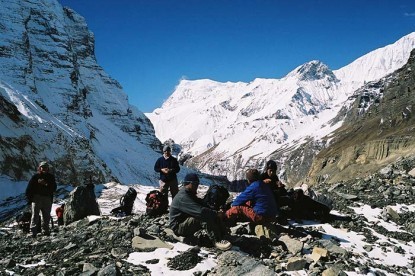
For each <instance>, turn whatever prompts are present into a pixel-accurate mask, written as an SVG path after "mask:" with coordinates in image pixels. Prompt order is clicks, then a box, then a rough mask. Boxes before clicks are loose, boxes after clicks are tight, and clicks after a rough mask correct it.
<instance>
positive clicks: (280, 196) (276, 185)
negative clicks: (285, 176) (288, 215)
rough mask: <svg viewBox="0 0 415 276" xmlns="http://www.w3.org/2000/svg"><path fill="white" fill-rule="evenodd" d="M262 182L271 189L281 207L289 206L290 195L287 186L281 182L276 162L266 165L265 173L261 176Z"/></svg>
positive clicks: (271, 161) (270, 161) (269, 162)
mask: <svg viewBox="0 0 415 276" xmlns="http://www.w3.org/2000/svg"><path fill="white" fill-rule="evenodd" d="M261 180H262V181H263V182H264V183H265V184H268V185H269V186H270V187H271V190H272V192H273V194H274V197H275V200H276V201H277V204H278V206H279V207H281V206H287V205H288V203H289V197H288V193H287V190H286V188H285V185H284V184H283V183H282V182H281V181H280V180H279V178H278V176H277V163H276V162H275V161H273V160H269V161H268V162H267V163H266V165H265V169H264V172H263V173H262V174H261Z"/></svg>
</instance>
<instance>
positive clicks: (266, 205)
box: [226, 169, 278, 225]
mask: <svg viewBox="0 0 415 276" xmlns="http://www.w3.org/2000/svg"><path fill="white" fill-rule="evenodd" d="M246 179H247V180H248V183H249V186H248V187H247V188H246V189H245V191H243V192H242V193H241V194H240V195H239V196H238V197H237V198H236V199H235V200H234V201H233V202H232V207H231V208H230V209H229V210H228V211H226V218H227V222H228V223H229V225H233V224H235V223H236V222H238V221H240V222H243V221H249V222H254V223H256V224H263V223H266V222H271V221H274V220H275V217H276V215H277V214H278V206H277V203H276V201H275V198H274V195H273V193H272V190H271V187H270V185H268V184H265V183H264V182H263V181H262V180H260V174H259V172H258V170H256V169H249V170H247V172H246Z"/></svg>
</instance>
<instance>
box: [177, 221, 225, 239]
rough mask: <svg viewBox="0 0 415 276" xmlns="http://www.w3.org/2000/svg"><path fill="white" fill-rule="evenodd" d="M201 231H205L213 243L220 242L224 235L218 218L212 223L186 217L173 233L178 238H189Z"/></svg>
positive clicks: (223, 229)
mask: <svg viewBox="0 0 415 276" xmlns="http://www.w3.org/2000/svg"><path fill="white" fill-rule="evenodd" d="M201 229H205V230H206V232H207V234H208V236H209V238H210V239H211V240H212V241H213V242H219V241H221V240H222V238H223V236H224V234H225V227H224V226H223V223H222V221H221V220H220V219H219V218H217V219H214V220H212V221H201V220H198V219H196V218H194V217H188V218H187V219H186V220H185V221H183V222H182V223H180V224H179V225H178V227H177V230H176V231H175V232H176V234H177V235H179V236H184V237H190V236H193V234H194V233H195V232H197V231H199V230H201Z"/></svg>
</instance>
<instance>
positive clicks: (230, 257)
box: [209, 251, 275, 276]
mask: <svg viewBox="0 0 415 276" xmlns="http://www.w3.org/2000/svg"><path fill="white" fill-rule="evenodd" d="M210 274H211V275H261V276H268V275H270V276H271V275H275V272H274V269H271V268H269V267H267V266H265V265H263V264H262V263H261V262H259V261H257V260H255V259H254V258H251V257H249V256H247V255H245V254H242V253H241V252H236V251H226V252H224V253H222V254H221V255H219V256H218V265H217V266H216V268H215V269H214V270H213V271H212V272H211V273H210ZM210 274H209V275H210Z"/></svg>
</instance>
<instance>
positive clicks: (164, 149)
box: [163, 145, 171, 152]
mask: <svg viewBox="0 0 415 276" xmlns="http://www.w3.org/2000/svg"><path fill="white" fill-rule="evenodd" d="M165 151H171V148H170V146H168V145H165V146H164V147H163V152H165Z"/></svg>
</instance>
